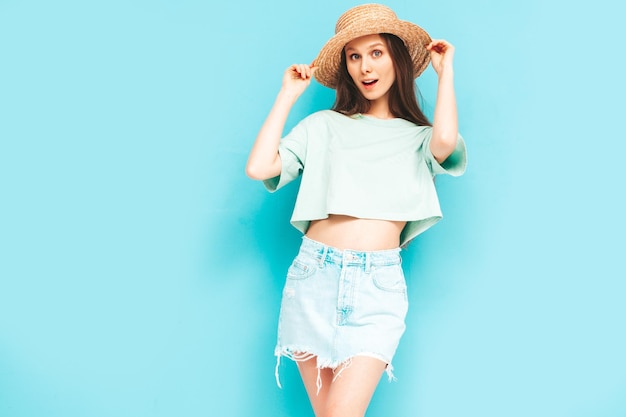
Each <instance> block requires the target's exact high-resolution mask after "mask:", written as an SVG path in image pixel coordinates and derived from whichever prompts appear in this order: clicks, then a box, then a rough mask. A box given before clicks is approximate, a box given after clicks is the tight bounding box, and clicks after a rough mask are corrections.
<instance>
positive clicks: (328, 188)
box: [264, 110, 467, 246]
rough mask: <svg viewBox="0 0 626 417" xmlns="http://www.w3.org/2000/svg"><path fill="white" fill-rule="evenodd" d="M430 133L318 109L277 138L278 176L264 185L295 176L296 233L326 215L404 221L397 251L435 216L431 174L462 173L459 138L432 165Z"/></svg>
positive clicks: (420, 128) (393, 121)
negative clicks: (297, 181) (443, 157)
mask: <svg viewBox="0 0 626 417" xmlns="http://www.w3.org/2000/svg"><path fill="white" fill-rule="evenodd" d="M431 134H432V128H431V127H430V126H417V125H416V124H414V123H412V122H409V121H407V120H405V119H377V118H373V117H369V116H364V115H356V116H346V115H343V114H341V113H338V112H335V111H332V110H322V111H318V112H316V113H313V114H311V115H310V116H308V117H306V118H304V119H303V120H302V121H300V123H298V124H297V125H296V126H295V127H294V128H293V129H292V130H291V132H289V134H288V135H287V136H285V137H284V138H283V139H282V140H281V142H280V145H279V148H278V152H279V154H280V158H281V162H282V169H281V173H280V175H278V176H276V177H274V178H271V179H268V180H265V181H264V184H265V187H266V188H267V189H268V190H269V191H271V192H273V191H276V190H278V189H279V188H281V187H283V186H284V185H286V184H287V183H289V182H291V181H293V180H294V179H296V178H297V177H298V176H300V175H302V180H301V182H300V189H299V191H298V196H297V198H296V202H295V207H294V210H293V214H292V217H291V224H292V225H293V226H294V227H295V228H297V229H298V230H300V231H301V232H302V233H306V231H307V229H308V227H309V224H310V222H311V221H312V220H318V219H325V218H328V215H329V214H342V215H347V216H352V217H358V218H366V219H381V220H397V221H406V222H407V223H406V226H405V227H404V229H403V231H402V233H401V236H400V245H401V246H402V245H404V244H406V243H407V242H409V241H410V240H411V239H413V238H414V237H415V236H417V235H418V234H420V233H422V232H423V231H425V230H426V229H428V228H429V227H430V226H432V225H433V224H435V223H436V222H438V221H439V220H441V218H442V213H441V208H440V206H439V199H438V198H437V192H436V190H435V184H434V181H433V177H434V176H435V175H437V174H444V173H447V174H450V175H453V176H459V175H461V174H463V173H464V172H465V167H466V163H467V154H466V148H465V142H464V140H463V138H462V137H461V135H459V137H458V140H457V146H456V149H455V150H454V152H453V153H452V154H451V155H450V156H449V157H448V158H447V159H446V160H445V161H444V162H443V163H442V164H439V163H438V162H437V161H436V160H435V158H434V156H433V155H432V153H431V151H430V146H429V143H430V138H431Z"/></svg>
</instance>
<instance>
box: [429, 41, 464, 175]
mask: <svg viewBox="0 0 626 417" xmlns="http://www.w3.org/2000/svg"><path fill="white" fill-rule="evenodd" d="M426 49H428V50H429V51H430V57H431V62H432V66H433V69H434V70H435V72H436V73H437V77H438V79H439V83H438V87H437V103H436V104H435V115H434V118H433V133H432V138H431V141H430V151H431V152H432V154H433V156H434V157H435V159H436V160H437V162H439V163H441V162H443V161H445V160H446V158H447V157H448V156H450V154H452V152H453V151H454V149H455V147H456V142H457V137H458V134H459V131H458V121H457V112H456V98H455V95H454V69H453V68H452V59H453V57H454V47H453V46H452V45H451V44H450V43H449V42H447V41H444V40H433V41H432V42H431V43H430V44H429V45H428V46H427V47H426Z"/></svg>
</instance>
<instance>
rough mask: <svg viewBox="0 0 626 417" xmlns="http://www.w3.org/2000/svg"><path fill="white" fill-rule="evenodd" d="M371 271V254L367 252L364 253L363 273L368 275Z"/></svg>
mask: <svg viewBox="0 0 626 417" xmlns="http://www.w3.org/2000/svg"><path fill="white" fill-rule="evenodd" d="M371 269H372V254H371V253H369V252H365V272H366V273H368V274H369V273H370V270H371Z"/></svg>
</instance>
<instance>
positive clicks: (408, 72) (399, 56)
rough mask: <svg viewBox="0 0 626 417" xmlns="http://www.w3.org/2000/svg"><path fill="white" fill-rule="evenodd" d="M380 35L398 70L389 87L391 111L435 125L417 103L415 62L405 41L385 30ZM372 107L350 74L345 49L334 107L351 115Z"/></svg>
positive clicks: (420, 122) (411, 120) (417, 123)
mask: <svg viewBox="0 0 626 417" xmlns="http://www.w3.org/2000/svg"><path fill="white" fill-rule="evenodd" d="M380 36H381V37H382V38H383V40H384V41H385V43H386V44H387V47H388V48H389V53H390V54H391V59H392V61H393V64H394V69H395V72H396V80H395V82H394V83H393V85H392V86H391V88H390V89H389V111H390V112H391V114H393V116H394V117H399V118H402V119H406V120H408V121H410V122H413V123H415V124H416V125H418V126H431V123H430V121H429V120H428V118H427V117H426V116H425V115H424V113H423V112H422V110H421V109H420V106H419V104H418V103H417V95H416V94H417V93H418V91H417V86H416V85H415V77H414V76H413V75H414V70H413V62H412V60H411V55H409V51H408V50H407V49H406V46H405V45H404V42H403V41H402V39H400V38H398V37H397V36H395V35H392V34H389V33H381V34H380ZM369 109H370V101H369V100H368V99H366V98H365V97H363V95H362V94H361V92H360V91H359V89H358V87H357V86H356V85H355V84H354V81H353V80H352V77H351V76H350V74H349V73H348V66H347V65H346V54H345V52H342V53H341V65H340V67H339V80H338V83H337V91H336V95H335V104H333V107H332V110H334V111H337V112H340V113H343V114H347V115H350V116H351V115H354V114H357V113H367V112H368V110H369Z"/></svg>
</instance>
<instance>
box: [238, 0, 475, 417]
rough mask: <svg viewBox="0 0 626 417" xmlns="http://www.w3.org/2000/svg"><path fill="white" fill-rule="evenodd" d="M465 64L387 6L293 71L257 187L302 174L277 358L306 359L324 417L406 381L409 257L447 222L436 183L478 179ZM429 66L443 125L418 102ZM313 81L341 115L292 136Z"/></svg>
mask: <svg viewBox="0 0 626 417" xmlns="http://www.w3.org/2000/svg"><path fill="white" fill-rule="evenodd" d="M453 54H454V48H453V46H452V45H451V44H450V43H448V42H446V41H445V40H431V39H430V37H429V35H428V34H427V33H426V32H425V31H424V30H423V29H422V28H420V27H419V26H417V25H415V24H413V23H410V22H407V21H402V20H399V19H398V18H397V17H396V15H395V13H394V12H393V11H392V10H390V9H389V8H387V7H385V6H382V5H377V4H367V5H362V6H357V7H354V8H352V9H350V10H348V11H347V12H345V13H344V14H343V15H342V16H341V17H340V18H339V20H338V22H337V26H336V31H335V36H333V37H332V38H331V39H330V40H329V41H328V42H327V43H326V44H325V45H324V47H323V48H322V50H321V52H320V53H319V55H318V57H317V58H316V59H315V60H314V62H313V64H312V65H311V66H309V65H306V64H295V65H292V66H290V67H289V68H288V69H287V70H286V72H285V74H284V76H283V82H282V88H281V89H280V92H279V93H278V96H277V98H276V101H275V103H274V106H273V107H272V109H271V111H270V113H269V115H268V117H267V119H266V121H265V123H264V124H263V126H262V127H261V130H260V132H259V134H258V136H257V138H256V141H255V143H254V145H253V147H252V150H251V152H250V156H249V159H248V163H247V166H246V172H247V174H248V176H249V177H251V178H253V179H257V180H263V181H264V184H265V186H266V187H267V188H268V189H269V190H270V191H275V190H277V189H279V188H281V187H282V186H284V185H285V184H287V183H289V182H290V181H292V180H293V179H295V178H297V177H298V176H300V175H302V179H301V184H300V189H299V192H298V197H297V199H296V203H295V208H294V212H293V216H292V218H291V222H292V224H293V225H294V226H295V227H296V228H298V229H299V230H300V231H302V232H303V233H304V236H303V240H302V246H301V247H300V251H299V253H298V255H297V256H296V258H295V259H294V261H293V263H292V264H291V266H290V267H289V270H288V272H287V280H286V284H285V287H284V290H283V297H282V303H281V311H280V318H279V325H278V343H277V345H276V352H275V353H276V356H277V360H278V363H279V361H280V358H281V356H287V357H289V358H291V359H293V360H295V361H296V363H297V365H298V368H299V370H300V374H301V376H302V380H303V382H304V385H305V387H306V390H307V393H308V395H309V399H310V401H311V405H312V407H313V410H314V412H315V415H316V416H317V417H330V416H341V417H348V416H363V415H364V414H365V411H366V409H367V407H368V404H369V402H370V399H371V397H372V395H373V393H374V390H375V388H376V386H377V384H378V381H379V380H380V377H381V375H382V373H383V372H385V371H386V372H387V373H388V376H389V378H390V379H391V378H392V377H393V375H392V370H393V368H392V365H391V361H392V358H393V355H394V353H395V351H396V348H397V346H398V342H399V340H400V337H401V336H402V334H403V333H404V330H405V323H404V319H405V316H406V312H407V308H408V303H407V295H406V284H405V279H404V275H403V271H402V268H401V258H400V252H401V247H403V246H404V245H405V244H406V243H407V242H408V241H409V240H411V239H413V238H414V237H415V236H416V235H418V234H419V233H421V232H423V231H424V230H426V229H427V228H428V227H430V226H431V225H433V224H434V223H435V222H437V221H438V220H439V219H441V217H442V215H441V211H440V208H439V203H438V200H437V194H436V191H435V187H434V182H433V177H434V175H436V174H440V173H448V174H451V175H460V174H462V173H463V172H464V170H465V163H466V151H465V144H464V142H463V139H462V137H461V136H460V135H459V133H458V131H457V109H456V102H455V94H454V85H453V68H452V61H453ZM429 62H432V67H433V68H434V70H435V71H436V73H437V76H438V89H437V101H436V106H435V112H434V119H433V123H432V125H431V123H430V122H429V120H428V119H427V118H426V117H425V116H424V114H423V113H422V111H421V110H420V108H419V105H418V103H417V99H416V92H415V78H417V77H418V76H419V75H420V74H421V73H422V72H423V71H424V70H425V69H426V67H427V66H428V64H429ZM312 77H315V78H316V79H317V80H318V81H319V82H320V83H321V84H323V85H325V86H328V87H330V88H333V89H336V101H335V104H334V106H333V108H332V110H324V111H320V112H316V113H313V114H311V115H310V116H308V117H306V118H305V119H303V120H302V121H301V122H300V123H298V124H297V125H296V126H295V127H294V128H293V129H292V130H291V132H290V133H289V134H288V135H287V136H285V137H284V138H282V139H281V137H282V135H283V128H284V125H285V121H286V119H287V116H288V114H289V111H290V109H291V107H292V105H293V104H294V103H295V101H296V100H297V99H298V97H299V96H300V95H301V94H302V93H303V91H304V90H305V89H306V88H307V86H308V85H309V84H310V82H311V79H312ZM278 363H277V367H276V377H277V378H278Z"/></svg>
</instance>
